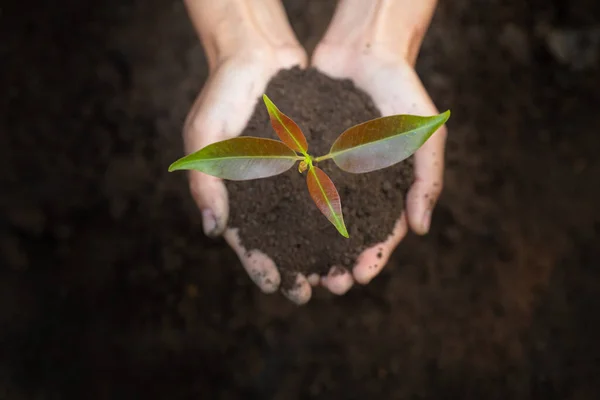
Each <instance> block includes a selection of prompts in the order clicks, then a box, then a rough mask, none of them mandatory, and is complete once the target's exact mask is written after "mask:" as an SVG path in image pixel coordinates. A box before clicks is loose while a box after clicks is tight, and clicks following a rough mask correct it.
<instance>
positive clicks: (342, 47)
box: [312, 7, 447, 294]
mask: <svg viewBox="0 0 600 400" xmlns="http://www.w3.org/2000/svg"><path fill="white" fill-rule="evenodd" d="M344 11H347V10H343V9H341V10H340V11H339V12H338V16H339V19H340V20H339V21H337V23H338V25H337V26H338V27H340V26H341V27H342V28H341V29H342V30H343V29H344V26H353V24H351V23H350V24H344V23H343V22H348V21H349V20H352V19H353V18H357V17H358V14H357V13H356V11H358V10H357V8H356V7H355V8H354V9H353V11H354V12H353V13H347V14H344ZM361 18H362V19H363V20H364V19H365V18H364V16H361ZM334 23H336V21H335V20H334ZM397 23H398V22H397ZM336 29H337V28H336V27H335V26H334V27H333V29H331V31H330V32H329V33H328V35H326V37H325V39H324V40H323V41H322V42H321V43H320V44H319V45H318V46H317V48H316V50H315V53H314V55H313V59H312V64H313V66H314V67H316V68H317V69H319V70H320V71H321V72H322V73H324V74H326V75H328V76H331V77H332V78H349V79H351V80H352V81H353V82H354V83H355V85H356V86H357V87H358V88H360V89H362V90H364V91H365V92H366V93H368V94H369V95H370V96H371V98H372V99H373V101H374V103H375V105H376V106H377V107H378V108H379V110H380V111H381V113H382V114H383V115H384V116H386V115H393V114H417V115H435V114H438V113H439V111H438V110H437V108H436V107H435V105H434V104H433V102H432V100H431V98H430V97H429V95H428V94H427V91H426V90H425V88H424V87H423V85H422V83H421V81H420V79H419V77H418V76H417V73H416V72H415V70H414V67H413V64H414V60H415V59H416V54H415V49H414V46H413V48H412V49H409V51H407V52H406V53H404V54H403V53H402V52H394V51H389V48H388V47H387V45H381V46H379V45H378V44H379V43H381V42H379V41H378V40H377V38H375V37H374V35H373V34H372V32H373V31H369V30H368V29H367V30H366V31H367V33H368V34H365V35H360V34H355V35H353V36H351V35H339V34H340V31H339V30H337V31H336ZM338 35H339V36H338ZM336 36H338V38H340V40H337V38H336ZM348 38H350V39H348ZM389 39H390V38H389V37H388V38H387V41H386V43H389ZM411 51H412V53H411ZM446 135H447V129H446V127H445V126H443V127H442V128H440V129H439V130H438V131H437V132H436V133H434V135H433V136H432V137H431V138H430V139H429V140H428V141H427V142H426V143H425V144H424V145H423V147H421V148H420V149H419V150H418V151H417V152H416V153H415V181H414V184H413V185H412V187H411V188H410V190H409V192H408V195H407V200H406V209H405V212H403V213H402V215H401V216H400V218H399V219H398V221H397V223H396V225H395V228H394V230H393V232H392V233H391V235H390V236H389V237H388V239H387V240H386V241H385V242H384V243H381V244H377V245H375V246H373V247H371V248H369V249H367V250H365V251H364V252H363V253H362V254H361V255H360V256H359V257H358V259H357V263H356V265H355V266H354V268H353V271H352V277H353V278H354V280H355V281H356V282H358V283H360V284H366V283H368V282H370V281H371V280H372V279H373V278H374V277H375V276H376V275H377V274H378V273H379V272H380V271H381V269H382V268H383V267H384V265H385V264H386V263H387V261H388V258H389V256H390V254H391V253H392V251H393V250H394V248H395V247H396V246H397V245H398V244H399V243H400V241H401V240H402V239H403V238H404V236H405V235H406V233H407V231H408V226H410V227H411V228H412V230H413V231H414V232H415V233H417V234H426V233H427V232H428V230H429V225H430V222H431V213H432V210H433V207H434V205H435V203H436V201H437V199H438V197H439V195H440V192H441V190H442V184H443V170H444V147H445V142H446ZM381 248H383V249H384V251H383V257H382V258H379V259H378V258H377V255H378V253H379V249H381ZM372 265H377V266H378V267H377V268H369V266H372ZM347 275H348V274H339V275H338V276H336V277H332V276H329V277H326V278H323V279H322V284H323V285H324V286H327V287H329V288H330V290H332V291H334V292H337V293H339V294H342V293H344V292H345V291H347V290H348V289H349V288H350V287H351V286H352V282H349V279H348V276H347Z"/></svg>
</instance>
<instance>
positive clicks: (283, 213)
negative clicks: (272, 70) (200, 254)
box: [227, 67, 413, 289]
mask: <svg viewBox="0 0 600 400" xmlns="http://www.w3.org/2000/svg"><path fill="white" fill-rule="evenodd" d="M266 93H267V95H268V96H269V97H270V98H271V100H273V102H274V103H275V104H276V105H277V106H278V108H279V109H280V110H281V112H283V113H285V114H287V115H288V116H289V117H290V118H292V119H293V120H294V121H295V122H296V123H297V124H298V125H299V126H300V128H301V129H302V131H303V132H304V134H305V136H306V138H307V140H308V146H309V153H310V154H312V155H313V156H320V155H323V154H327V152H328V151H329V149H330V147H331V145H332V144H333V142H334V141H335V139H336V138H337V137H338V136H339V135H340V134H341V133H342V132H344V131H345V130H346V129H348V128H350V127H351V126H353V125H355V124H358V123H361V122H364V121H367V120H370V119H374V118H377V117H380V116H381V113H380V112H379V110H378V109H377V108H376V107H375V105H374V104H373V102H372V100H371V99H370V97H369V96H368V95H367V94H366V93H364V92H363V91H361V90H360V89H358V88H357V87H356V86H355V85H354V84H353V83H352V82H351V81H350V80H340V79H332V78H330V77H328V76H326V75H324V74H322V73H321V72H319V71H317V70H316V69H313V68H310V69H307V70H303V69H300V68H298V67H294V68H292V69H289V70H283V71H280V72H279V73H278V74H277V75H276V76H275V77H274V78H273V79H272V80H271V82H270V83H269V85H268V87H267V90H266ZM242 135H245V136H257V137H266V138H274V139H277V136H276V134H275V132H274V130H273V128H272V126H271V122H270V120H269V115H268V113H267V111H266V108H265V106H264V104H263V102H262V99H261V100H259V101H258V102H257V105H256V108H255V111H254V114H253V115H252V117H251V119H250V121H249V122H248V125H247V127H246V129H245V130H244V132H243V133H242ZM319 167H320V168H321V169H323V171H325V173H327V175H328V176H329V177H330V178H331V179H332V181H333V182H334V184H335V185H336V187H337V189H338V192H339V194H340V197H341V201H342V212H343V215H344V220H345V222H346V227H347V228H348V232H349V234H350V238H349V239H347V238H344V237H343V236H341V235H340V234H339V233H338V232H337V230H336V229H335V227H334V226H333V225H332V224H330V223H329V222H328V221H327V219H326V218H325V217H324V216H323V215H322V214H321V212H320V211H319V210H318V208H317V207H316V206H315V204H314V203H313V201H312V199H311V198H310V196H309V194H308V190H307V187H306V174H304V175H302V176H301V175H300V174H299V173H298V170H297V168H292V169H290V170H288V171H287V172H285V173H283V174H281V175H277V176H275V177H271V178H266V179H259V180H251V181H234V182H232V181H228V182H227V188H228V190H229V193H230V204H231V217H230V221H229V225H230V226H231V227H234V228H235V227H239V229H240V237H241V240H242V244H243V245H244V247H246V248H247V249H248V250H250V249H259V250H261V251H263V252H265V253H266V254H268V255H269V256H270V257H271V258H273V260H274V261H275V263H276V264H277V266H278V268H279V269H280V271H281V273H282V276H283V277H284V278H288V279H284V280H283V283H284V285H283V288H284V289H285V288H286V284H289V283H290V282H293V281H294V280H293V279H290V278H292V277H293V275H294V274H293V273H294V272H302V273H304V274H305V275H306V276H308V275H309V274H310V273H318V274H322V275H325V274H327V272H328V270H329V267H331V266H334V265H337V266H342V265H343V266H345V267H349V266H351V265H352V264H353V263H354V261H355V260H356V257H357V256H358V254H360V252H361V251H362V250H364V249H365V248H367V247H369V246H372V245H375V244H377V243H381V242H383V241H385V239H386V238H387V237H388V236H389V235H390V234H391V232H392V230H393V228H394V224H395V222H396V220H397V219H398V218H399V217H400V214H401V212H402V210H403V207H404V198H405V195H406V192H407V190H408V188H409V187H410V184H411V183H412V180H413V168H412V167H413V160H412V157H410V158H408V159H406V160H404V161H403V162H400V163H398V164H396V165H393V166H391V167H389V168H386V169H383V170H378V171H373V172H370V173H365V174H350V173H347V172H344V171H342V170H341V169H339V168H338V167H337V166H336V165H335V163H333V161H331V160H327V161H323V162H321V163H320V164H319Z"/></svg>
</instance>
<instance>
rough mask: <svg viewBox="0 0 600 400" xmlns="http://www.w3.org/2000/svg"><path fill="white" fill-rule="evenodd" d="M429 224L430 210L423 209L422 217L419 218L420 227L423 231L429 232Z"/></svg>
mask: <svg viewBox="0 0 600 400" xmlns="http://www.w3.org/2000/svg"><path fill="white" fill-rule="evenodd" d="M430 225H431V210H430V209H427V210H425V213H424V214H423V219H422V220H421V227H422V228H423V233H427V232H429V226H430Z"/></svg>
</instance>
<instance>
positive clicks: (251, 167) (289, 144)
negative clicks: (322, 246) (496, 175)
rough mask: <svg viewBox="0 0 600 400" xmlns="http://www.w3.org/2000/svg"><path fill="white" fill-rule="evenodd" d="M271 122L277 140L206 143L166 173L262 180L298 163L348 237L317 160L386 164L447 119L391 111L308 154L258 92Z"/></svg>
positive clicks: (359, 169) (360, 167) (358, 167)
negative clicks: (321, 150) (320, 151)
mask: <svg viewBox="0 0 600 400" xmlns="http://www.w3.org/2000/svg"><path fill="white" fill-rule="evenodd" d="M263 100H264V102H265V105H266V107H267V111H268V112H269V117H270V120H271V125H272V126H273V129H274V130H275V132H276V133H277V136H278V137H279V139H280V140H281V141H279V140H274V139H266V138H258V137H250V136H241V137H236V138H233V139H227V140H223V141H220V142H216V143H213V144H210V145H208V146H206V147H204V148H202V149H200V150H198V151H197V152H195V153H192V154H189V155H187V156H185V157H183V158H180V159H179V160H177V161H175V162H174V163H173V164H171V166H170V167H169V171H175V170H185V169H193V170H197V171H200V172H203V173H205V174H208V175H213V176H216V177H218V178H222V179H228V180H233V181H239V180H249V179H259V178H266V177H270V176H274V175H278V174H281V173H283V172H285V171H287V170H289V169H290V168H291V167H292V166H293V165H294V164H295V163H296V162H297V161H300V164H299V166H298V171H299V172H300V173H303V172H305V171H307V170H308V172H307V174H306V184H307V186H308V193H309V194H310V197H311V198H312V200H313V201H314V203H315V204H316V205H317V208H318V209H319V210H320V211H321V213H323V215H325V217H326V218H327V219H328V220H329V222H331V223H332V224H333V225H334V226H335V227H336V229H337V230H338V232H339V233H340V234H341V235H342V236H344V237H346V238H348V237H349V235H348V230H347V229H346V225H345V223H344V217H343V215H342V204H341V201H340V195H339V193H338V191H337V189H336V188H335V185H334V184H333V182H332V181H331V179H330V178H329V177H328V176H327V174H325V172H323V170H321V169H320V168H319V167H318V166H317V163H319V162H321V161H325V160H328V159H331V160H333V162H334V163H335V164H336V165H337V166H338V167H339V168H340V169H341V170H343V171H346V172H349V173H355V174H360V173H365V172H371V171H375V170H379V169H383V168H387V167H389V166H392V165H394V164H397V163H399V162H400V161H403V160H405V159H406V158H408V157H410V156H411V155H412V154H414V153H415V152H416V151H417V150H418V149H419V148H420V147H421V146H422V145H423V144H424V143H425V142H426V141H427V140H428V139H429V138H430V137H431V135H432V134H433V133H434V132H435V131H437V129H438V128H439V127H441V126H442V125H443V124H444V123H445V122H446V121H447V120H448V118H449V117H450V111H449V110H448V111H446V112H444V113H442V114H439V115H434V116H429V117H421V116H416V115H392V116H389V117H381V118H376V119H373V120H370V121H366V122H363V123H360V124H358V125H355V126H353V127H350V128H348V129H347V130H346V131H344V132H343V133H342V134H341V135H340V136H339V137H338V138H337V139H336V140H335V141H334V142H333V145H332V146H331V149H330V150H329V153H327V154H325V155H323V156H320V157H313V156H312V155H310V154H309V153H308V143H307V141H306V137H305V136H304V134H303V133H302V130H301V129H300V127H299V126H298V125H297V124H296V123H295V122H294V121H293V120H292V119H291V118H290V117H288V116H287V115H285V114H284V113H282V112H281V111H279V109H278V108H277V107H276V106H275V104H273V102H272V101H271V100H270V99H269V98H268V97H267V95H266V94H265V95H263Z"/></svg>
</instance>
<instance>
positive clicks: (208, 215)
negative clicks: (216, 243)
mask: <svg viewBox="0 0 600 400" xmlns="http://www.w3.org/2000/svg"><path fill="white" fill-rule="evenodd" d="M202 229H203V230H204V234H205V235H206V236H215V233H214V232H215V230H216V229H217V219H216V218H215V214H213V212H212V210H210V209H206V210H202Z"/></svg>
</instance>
